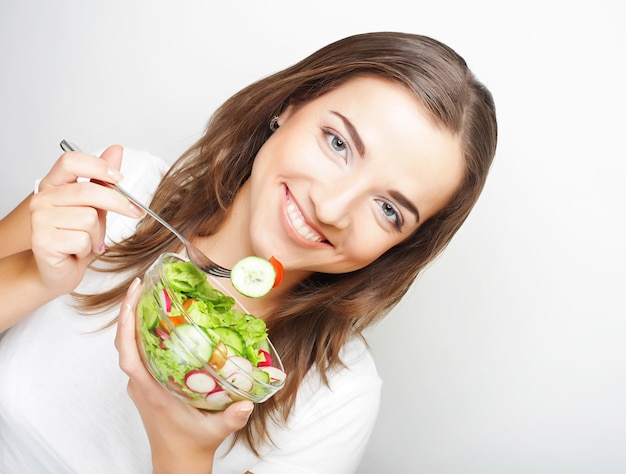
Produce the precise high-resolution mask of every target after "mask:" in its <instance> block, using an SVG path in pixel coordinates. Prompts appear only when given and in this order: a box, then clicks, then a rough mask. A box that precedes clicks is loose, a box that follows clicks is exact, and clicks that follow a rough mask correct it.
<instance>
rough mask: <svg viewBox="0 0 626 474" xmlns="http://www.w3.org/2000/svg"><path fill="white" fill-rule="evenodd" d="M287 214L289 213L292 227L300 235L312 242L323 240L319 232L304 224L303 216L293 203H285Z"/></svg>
mask: <svg viewBox="0 0 626 474" xmlns="http://www.w3.org/2000/svg"><path fill="white" fill-rule="evenodd" d="M287 214H289V219H290V220H291V223H292V224H293V226H294V228H295V229H296V231H297V232H298V234H300V235H301V236H302V237H304V238H305V239H307V240H310V241H312V242H321V241H322V240H323V239H322V237H320V235H319V234H317V233H316V232H315V231H314V230H313V229H311V228H310V227H309V226H308V225H306V223H305V222H304V218H303V217H302V214H301V213H300V210H299V209H298V208H297V207H296V205H295V204H293V203H289V204H287Z"/></svg>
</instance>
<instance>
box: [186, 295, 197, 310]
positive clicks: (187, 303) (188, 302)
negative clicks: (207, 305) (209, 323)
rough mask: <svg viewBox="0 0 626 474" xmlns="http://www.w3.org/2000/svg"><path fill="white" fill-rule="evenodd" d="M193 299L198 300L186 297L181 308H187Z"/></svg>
mask: <svg viewBox="0 0 626 474" xmlns="http://www.w3.org/2000/svg"><path fill="white" fill-rule="evenodd" d="M194 301H198V300H197V299H196V298H187V299H186V300H185V301H183V308H185V309H189V307H190V306H191V304H192V303H193V302H194Z"/></svg>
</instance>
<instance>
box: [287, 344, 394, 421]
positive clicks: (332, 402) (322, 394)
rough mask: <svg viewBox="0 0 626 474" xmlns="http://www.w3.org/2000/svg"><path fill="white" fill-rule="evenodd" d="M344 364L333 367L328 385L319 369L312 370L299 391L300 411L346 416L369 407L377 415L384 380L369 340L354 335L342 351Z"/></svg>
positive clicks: (368, 411)
mask: <svg viewBox="0 0 626 474" xmlns="http://www.w3.org/2000/svg"><path fill="white" fill-rule="evenodd" d="M340 357H341V361H342V362H343V365H341V366H338V367H336V368H334V369H333V370H331V371H330V372H329V373H328V374H327V376H328V385H326V384H324V382H323V381H322V378H321V376H320V374H319V373H318V372H317V370H315V369H312V370H311V371H310V373H309V374H307V376H306V377H305V379H304V381H303V384H302V385H301V387H300V389H299V393H298V402H297V404H296V410H297V411H298V412H299V414H300V415H303V416H307V415H306V413H307V412H308V411H309V410H311V412H313V413H315V412H317V411H318V410H319V409H320V407H322V406H323V407H324V410H325V411H328V412H332V411H342V412H343V414H344V416H347V417H351V416H353V415H354V416H359V415H358V413H359V412H361V413H362V410H365V411H366V412H367V413H371V414H372V419H373V418H375V416H376V413H377V412H378V407H379V404H380V393H381V389H382V381H381V378H380V376H379V374H378V370H377V369H376V365H375V363H374V359H373V357H372V355H371V353H370V351H369V348H368V346H367V344H366V343H365V341H363V340H362V339H361V338H358V337H353V338H351V339H350V340H349V341H348V342H347V343H346V344H345V346H344V347H343V348H342V350H341V353H340Z"/></svg>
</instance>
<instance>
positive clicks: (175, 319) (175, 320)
mask: <svg viewBox="0 0 626 474" xmlns="http://www.w3.org/2000/svg"><path fill="white" fill-rule="evenodd" d="M167 319H169V320H170V323H172V326H174V327H176V326H180V325H181V324H185V323H186V322H187V321H186V319H185V317H184V316H168V318H167ZM160 326H161V327H162V328H163V329H164V330H166V331H168V332H169V330H170V328H168V327H167V324H165V322H164V321H161V323H160Z"/></svg>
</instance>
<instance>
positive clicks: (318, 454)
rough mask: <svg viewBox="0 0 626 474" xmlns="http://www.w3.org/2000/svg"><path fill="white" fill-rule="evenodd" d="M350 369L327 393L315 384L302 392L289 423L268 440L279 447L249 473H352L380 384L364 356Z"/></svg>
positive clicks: (376, 404) (372, 417) (376, 406)
mask: <svg viewBox="0 0 626 474" xmlns="http://www.w3.org/2000/svg"><path fill="white" fill-rule="evenodd" d="M364 365H365V369H364V367H363V366H364ZM349 367H350V368H349V369H344V370H341V371H338V372H337V373H336V374H334V375H333V376H332V378H331V387H330V389H329V388H328V387H326V386H325V385H322V384H319V383H318V384H312V383H307V384H305V385H303V386H302V387H301V389H300V392H301V394H302V397H300V395H299V401H298V404H297V405H296V410H295V412H294V414H293V416H294V418H293V423H290V424H289V429H288V430H285V431H280V432H278V433H277V435H278V436H274V437H273V439H274V441H275V443H276V445H277V446H278V447H277V448H275V449H272V450H269V451H268V452H266V453H264V455H263V456H262V459H260V460H259V461H258V463H256V464H255V465H254V466H252V469H250V471H251V472H253V473H254V474H283V473H284V474H305V473H306V474H312V473H316V474H334V473H337V474H347V473H351V472H356V470H357V468H358V466H359V463H360V460H361V458H362V456H363V453H364V451H365V448H366V447H367V442H368V440H369V438H370V435H371V433H372V430H373V428H374V424H375V422H376V417H377V414H378V409H379V404H380V391H381V385H382V383H381V380H380V377H379V376H378V374H377V372H376V370H375V368H374V369H373V370H372V367H373V362H372V361H371V358H370V356H369V354H368V355H367V358H366V359H364V360H363V361H362V362H357V364H356V365H349ZM300 398H302V403H300V401H301V400H300Z"/></svg>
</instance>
